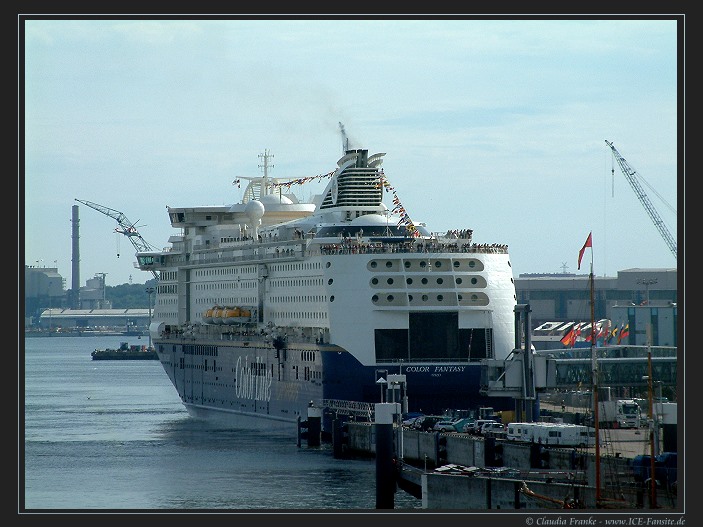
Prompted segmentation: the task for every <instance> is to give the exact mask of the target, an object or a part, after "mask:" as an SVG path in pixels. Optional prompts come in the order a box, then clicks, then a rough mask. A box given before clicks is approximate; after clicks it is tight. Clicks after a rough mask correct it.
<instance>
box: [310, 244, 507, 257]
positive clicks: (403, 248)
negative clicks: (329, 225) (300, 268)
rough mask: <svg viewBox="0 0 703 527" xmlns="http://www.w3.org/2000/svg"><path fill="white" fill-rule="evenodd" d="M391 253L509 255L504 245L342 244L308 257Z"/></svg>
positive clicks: (322, 247)
mask: <svg viewBox="0 0 703 527" xmlns="http://www.w3.org/2000/svg"><path fill="white" fill-rule="evenodd" d="M389 253H406V254H411V253H464V254H466V253H483V254H487V253H495V254H507V253H508V246H507V245H504V244H480V243H463V244H458V243H435V242H428V243H421V242H419V243H412V244H411V243H405V244H397V243H373V242H369V243H366V242H356V241H351V242H342V243H338V244H337V243H334V244H324V245H320V246H315V247H314V248H311V249H309V250H308V255H316V254H325V255H340V254H389Z"/></svg>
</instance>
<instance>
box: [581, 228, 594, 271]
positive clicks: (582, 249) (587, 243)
mask: <svg viewBox="0 0 703 527" xmlns="http://www.w3.org/2000/svg"><path fill="white" fill-rule="evenodd" d="M591 234H593V232H589V233H588V238H587V239H586V243H584V244H583V247H581V250H580V251H579V266H578V268H579V269H581V258H583V252H584V251H585V250H586V247H593V240H592V239H591Z"/></svg>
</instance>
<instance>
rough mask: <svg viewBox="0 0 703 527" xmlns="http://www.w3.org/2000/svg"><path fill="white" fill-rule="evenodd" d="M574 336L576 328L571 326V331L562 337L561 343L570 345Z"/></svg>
mask: <svg viewBox="0 0 703 527" xmlns="http://www.w3.org/2000/svg"><path fill="white" fill-rule="evenodd" d="M573 336H574V328H571V329H570V330H569V332H568V333H567V334H566V335H564V336H563V337H562V338H561V343H562V344H563V345H564V346H567V347H568V346H569V345H570V344H571V339H572V337H573Z"/></svg>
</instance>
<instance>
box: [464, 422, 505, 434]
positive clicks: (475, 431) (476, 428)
mask: <svg viewBox="0 0 703 527" xmlns="http://www.w3.org/2000/svg"><path fill="white" fill-rule="evenodd" d="M497 422H498V421H494V420H493V419H477V420H476V421H474V424H473V426H471V427H470V428H469V429H467V430H465V432H468V433H469V434H480V433H481V427H482V426H483V425H484V424H486V423H497Z"/></svg>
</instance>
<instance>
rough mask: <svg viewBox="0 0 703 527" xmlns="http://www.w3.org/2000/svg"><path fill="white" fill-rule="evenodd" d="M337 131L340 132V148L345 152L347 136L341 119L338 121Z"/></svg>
mask: <svg viewBox="0 0 703 527" xmlns="http://www.w3.org/2000/svg"><path fill="white" fill-rule="evenodd" d="M339 133H341V134H342V150H343V151H344V152H346V151H347V150H349V137H347V131H346V130H345V129H344V125H343V124H342V122H341V121H340V122H339Z"/></svg>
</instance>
